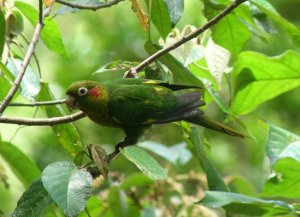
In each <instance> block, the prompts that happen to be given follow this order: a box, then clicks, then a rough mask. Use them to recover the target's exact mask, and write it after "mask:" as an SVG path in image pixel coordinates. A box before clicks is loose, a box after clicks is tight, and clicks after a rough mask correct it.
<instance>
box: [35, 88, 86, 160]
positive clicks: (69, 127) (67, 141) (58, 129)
mask: <svg viewBox="0 0 300 217" xmlns="http://www.w3.org/2000/svg"><path fill="white" fill-rule="evenodd" d="M39 98H40V100H41V101H48V100H55V99H54V97H53V95H52V93H51V91H50V89H49V87H48V84H46V83H42V89H41V92H40V94H39ZM45 110H46V113H47V116H48V117H58V116H63V115H64V112H63V111H62V107H61V105H57V106H46V108H45ZM52 129H53V131H54V132H55V134H56V136H57V139H58V141H59V142H60V144H61V145H62V146H63V147H64V148H65V149H66V150H67V151H68V152H69V154H70V155H72V156H75V155H76V153H78V152H79V151H81V150H82V149H83V145H82V143H81V139H80V135H79V133H78V131H77V129H76V128H75V127H74V125H73V124H72V123H68V124H61V125H54V126H52Z"/></svg>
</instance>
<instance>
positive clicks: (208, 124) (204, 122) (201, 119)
mask: <svg viewBox="0 0 300 217" xmlns="http://www.w3.org/2000/svg"><path fill="white" fill-rule="evenodd" d="M185 121H188V122H190V123H193V124H197V125H200V126H203V127H205V128H208V129H212V130H216V131H219V132H221V133H225V134H227V135H230V136H238V137H242V138H246V137H248V136H246V135H245V134H243V133H241V132H239V131H237V130H235V129H233V128H231V127H229V126H227V125H225V124H223V123H220V122H217V121H214V120H210V119H209V118H208V117H205V116H203V115H198V116H196V117H193V118H191V119H187V120H185Z"/></svg>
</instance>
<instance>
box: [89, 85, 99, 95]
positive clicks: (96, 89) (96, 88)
mask: <svg viewBox="0 0 300 217" xmlns="http://www.w3.org/2000/svg"><path fill="white" fill-rule="evenodd" d="M88 94H89V95H90V96H92V97H98V96H99V95H100V90H99V88H98V87H93V88H92V89H90V90H89V91H88Z"/></svg>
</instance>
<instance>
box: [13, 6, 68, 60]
mask: <svg viewBox="0 0 300 217" xmlns="http://www.w3.org/2000/svg"><path fill="white" fill-rule="evenodd" d="M14 4H15V6H16V7H17V8H18V9H19V10H20V11H21V12H22V13H23V14H24V15H25V16H26V18H27V19H28V20H29V21H30V22H31V24H32V25H34V26H35V25H36V24H37V23H38V19H39V15H38V11H37V10H36V9H35V8H34V7H32V6H31V5H29V4H27V3H25V2H21V1H16V2H15V3H14ZM41 38H42V39H43V41H44V43H45V45H46V46H47V47H48V48H49V49H50V50H52V51H54V52H56V53H58V54H60V55H62V56H63V57H64V58H66V59H67V58H68V54H67V51H66V50H65V47H64V44H63V40H62V37H61V34H60V30H59V28H58V26H57V24H56V22H55V21H54V19H51V18H49V17H47V18H46V19H45V20H44V28H43V30H42V32H41Z"/></svg>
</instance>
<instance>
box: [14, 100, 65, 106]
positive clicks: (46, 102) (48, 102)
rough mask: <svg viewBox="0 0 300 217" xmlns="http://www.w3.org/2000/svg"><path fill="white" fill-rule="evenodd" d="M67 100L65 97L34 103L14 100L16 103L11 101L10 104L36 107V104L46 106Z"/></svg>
mask: <svg viewBox="0 0 300 217" xmlns="http://www.w3.org/2000/svg"><path fill="white" fill-rule="evenodd" d="M65 102H66V100H65V99H59V100H55V101H43V102H32V103H21V102H14V103H9V104H8V106H28V107H34V106H46V105H57V104H64V103H65Z"/></svg>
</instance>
